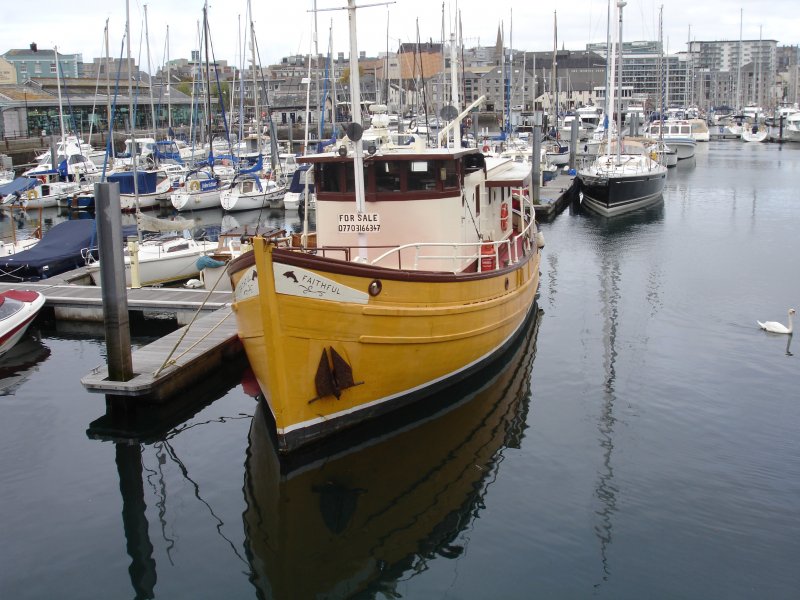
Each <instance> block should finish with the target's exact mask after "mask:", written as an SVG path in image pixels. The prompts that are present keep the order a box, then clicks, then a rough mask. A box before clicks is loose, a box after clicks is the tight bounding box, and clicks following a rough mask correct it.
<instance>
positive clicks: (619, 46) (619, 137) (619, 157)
mask: <svg viewBox="0 0 800 600" xmlns="http://www.w3.org/2000/svg"><path fill="white" fill-rule="evenodd" d="M626 4H627V2H625V0H617V8H619V37H618V38H617V52H618V53H619V65H617V69H618V71H617V72H618V75H617V165H619V164H620V163H621V162H622V9H623V8H624V7H625V5H626Z"/></svg>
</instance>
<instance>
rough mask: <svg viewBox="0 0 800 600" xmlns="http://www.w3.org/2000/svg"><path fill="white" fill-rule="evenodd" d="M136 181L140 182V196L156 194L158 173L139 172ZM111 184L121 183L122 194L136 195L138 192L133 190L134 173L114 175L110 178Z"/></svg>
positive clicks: (120, 190) (120, 191)
mask: <svg viewBox="0 0 800 600" xmlns="http://www.w3.org/2000/svg"><path fill="white" fill-rule="evenodd" d="M136 176H137V177H136V179H137V181H138V186H139V193H140V194H154V193H155V191H156V187H157V186H158V173H157V172H156V171H137V172H136ZM108 181H109V182H114V181H116V182H118V183H119V193H120V194H134V193H136V190H134V189H133V172H132V171H125V172H122V173H112V174H111V175H109V176H108Z"/></svg>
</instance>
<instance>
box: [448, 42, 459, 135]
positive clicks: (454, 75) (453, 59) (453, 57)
mask: <svg viewBox="0 0 800 600" xmlns="http://www.w3.org/2000/svg"><path fill="white" fill-rule="evenodd" d="M457 64H458V55H457V50H456V34H455V32H452V33H451V34H450V86H451V88H452V102H453V108H455V109H456V114H459V113H460V112H461V107H460V103H461V100H460V99H459V95H458V68H457ZM453 147H454V148H461V124H460V123H459V124H458V125H457V126H456V127H454V128H453Z"/></svg>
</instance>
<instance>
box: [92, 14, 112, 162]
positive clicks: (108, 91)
mask: <svg viewBox="0 0 800 600" xmlns="http://www.w3.org/2000/svg"><path fill="white" fill-rule="evenodd" d="M104 37H105V44H106V111H107V117H106V119H107V121H108V126H109V129H111V119H112V114H111V79H110V72H109V71H110V69H111V66H110V51H109V48H108V19H106V30H105V36H104ZM89 142H91V140H89ZM111 156H112V157H113V156H114V141H113V140H111Z"/></svg>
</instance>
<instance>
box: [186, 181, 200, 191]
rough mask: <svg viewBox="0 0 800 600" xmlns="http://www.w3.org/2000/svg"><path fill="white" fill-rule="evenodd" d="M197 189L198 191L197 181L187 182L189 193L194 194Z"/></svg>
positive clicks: (198, 184) (198, 183)
mask: <svg viewBox="0 0 800 600" xmlns="http://www.w3.org/2000/svg"><path fill="white" fill-rule="evenodd" d="M199 189H200V182H199V181H197V180H196V179H195V180H193V181H190V182H189V191H190V192H196V191H197V190H199Z"/></svg>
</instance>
